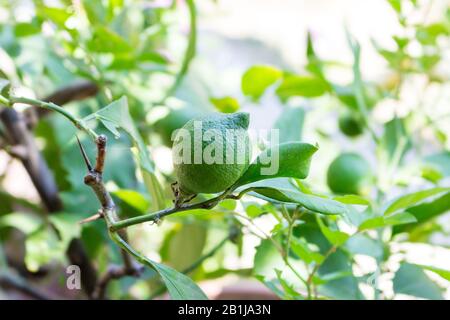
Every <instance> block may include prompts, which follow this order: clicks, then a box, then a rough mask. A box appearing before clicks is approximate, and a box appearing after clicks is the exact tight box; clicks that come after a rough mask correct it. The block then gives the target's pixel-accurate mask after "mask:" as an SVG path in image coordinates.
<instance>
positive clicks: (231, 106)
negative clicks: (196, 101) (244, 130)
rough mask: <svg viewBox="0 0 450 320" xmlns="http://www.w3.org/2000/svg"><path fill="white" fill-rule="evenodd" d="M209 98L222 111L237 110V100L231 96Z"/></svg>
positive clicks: (230, 111) (231, 111)
mask: <svg viewBox="0 0 450 320" xmlns="http://www.w3.org/2000/svg"><path fill="white" fill-rule="evenodd" d="M209 100H210V101H211V103H212V104H213V105H214V106H215V107H216V109H217V110H219V111H220V112H222V113H233V112H236V111H238V110H239V102H238V101H237V100H236V99H235V98H233V97H223V98H210V99H209Z"/></svg>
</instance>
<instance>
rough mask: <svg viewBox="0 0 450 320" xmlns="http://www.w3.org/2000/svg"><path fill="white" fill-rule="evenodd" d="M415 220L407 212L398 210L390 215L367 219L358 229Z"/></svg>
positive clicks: (415, 220)
mask: <svg viewBox="0 0 450 320" xmlns="http://www.w3.org/2000/svg"><path fill="white" fill-rule="evenodd" d="M414 222H417V219H416V218H415V217H414V216H413V215H412V214H411V213H409V212H400V213H397V214H393V215H390V216H378V217H374V218H370V219H367V220H366V221H364V222H363V223H361V225H360V226H359V228H358V230H359V231H362V230H367V229H376V228H381V227H386V226H395V225H400V224H408V223H414Z"/></svg>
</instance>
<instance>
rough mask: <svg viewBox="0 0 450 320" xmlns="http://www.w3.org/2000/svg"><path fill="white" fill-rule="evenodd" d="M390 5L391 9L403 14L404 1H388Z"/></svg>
mask: <svg viewBox="0 0 450 320" xmlns="http://www.w3.org/2000/svg"><path fill="white" fill-rule="evenodd" d="M388 3H389V4H390V5H391V7H392V8H393V9H394V10H395V11H396V12H397V13H401V12H402V1H401V0H388Z"/></svg>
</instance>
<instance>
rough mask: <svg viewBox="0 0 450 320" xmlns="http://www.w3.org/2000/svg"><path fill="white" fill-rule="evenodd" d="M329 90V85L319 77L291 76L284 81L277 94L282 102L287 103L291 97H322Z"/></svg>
mask: <svg viewBox="0 0 450 320" xmlns="http://www.w3.org/2000/svg"><path fill="white" fill-rule="evenodd" d="M328 89H329V87H328V84H327V83H326V82H325V81H324V80H323V79H321V78H319V77H314V76H297V75H289V76H286V77H285V78H284V79H283V82H282V83H281V84H280V86H279V87H278V88H277V90H276V93H277V95H278V97H279V98H280V99H281V100H282V101H286V100H287V99H288V98H290V97H305V98H315V97H320V96H321V95H323V94H325V93H326V92H327V91H328Z"/></svg>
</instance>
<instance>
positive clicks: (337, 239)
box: [242, 1, 450, 299]
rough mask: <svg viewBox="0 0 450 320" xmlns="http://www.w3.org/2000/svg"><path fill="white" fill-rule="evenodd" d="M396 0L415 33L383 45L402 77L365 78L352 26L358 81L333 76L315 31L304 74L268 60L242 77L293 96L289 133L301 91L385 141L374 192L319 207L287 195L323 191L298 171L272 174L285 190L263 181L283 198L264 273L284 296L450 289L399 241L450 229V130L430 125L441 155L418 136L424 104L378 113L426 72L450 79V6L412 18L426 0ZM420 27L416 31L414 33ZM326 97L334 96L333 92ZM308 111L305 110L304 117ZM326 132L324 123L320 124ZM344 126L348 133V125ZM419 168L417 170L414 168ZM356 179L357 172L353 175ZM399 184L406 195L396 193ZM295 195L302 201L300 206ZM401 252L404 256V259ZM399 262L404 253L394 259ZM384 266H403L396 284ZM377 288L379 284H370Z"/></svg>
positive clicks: (262, 90)
mask: <svg viewBox="0 0 450 320" xmlns="http://www.w3.org/2000/svg"><path fill="white" fill-rule="evenodd" d="M390 4H391V5H392V6H393V8H394V9H395V10H396V12H397V13H398V18H399V23H400V25H401V26H402V27H403V29H404V32H405V34H408V35H411V36H408V37H404V38H402V37H399V36H394V37H393V40H394V42H395V43H396V44H397V48H396V50H394V51H388V50H386V49H382V48H380V46H377V45H375V48H376V50H377V51H378V52H379V53H380V55H381V56H382V57H383V58H385V59H386V61H387V63H388V67H389V68H390V70H391V71H392V73H393V75H395V77H396V79H397V82H396V83H394V84H393V83H391V82H392V81H390V82H389V85H387V84H386V83H369V82H366V81H364V80H363V77H362V74H361V68H360V51H361V48H360V46H359V44H358V43H357V41H356V40H355V39H353V37H352V36H351V35H349V34H347V37H348V41H349V45H350V48H351V50H352V52H353V57H354V64H353V68H352V72H353V82H352V83H349V84H337V83H334V82H332V81H330V80H329V79H327V76H326V75H327V70H328V68H332V67H333V63H332V62H328V61H324V60H321V59H320V58H319V57H318V55H317V53H316V52H315V50H314V46H313V42H312V37H311V35H308V43H307V60H308V64H307V65H306V66H305V68H304V71H303V72H302V73H300V74H297V73H293V72H291V71H285V70H281V69H279V68H276V67H273V66H268V65H258V66H254V67H251V68H250V69H249V70H248V71H247V72H246V73H245V74H244V76H243V78H242V92H243V93H244V95H246V96H247V97H249V98H250V99H252V100H253V101H256V102H258V101H259V100H260V99H262V98H263V97H264V95H266V94H269V93H268V92H269V91H270V92H273V91H272V90H269V89H270V88H272V87H275V90H274V92H275V94H276V95H277V96H278V98H279V99H280V101H281V102H282V103H284V104H285V106H284V107H285V108H287V110H285V113H286V114H288V115H287V116H285V115H283V118H284V123H283V124H282V125H281V126H280V129H281V130H282V132H281V133H282V136H286V134H285V133H284V132H283V130H285V129H286V128H287V130H289V129H290V128H293V127H294V126H295V125H297V126H298V124H299V120H298V119H299V117H293V116H292V115H291V113H292V112H299V110H300V111H301V110H302V109H301V108H292V107H290V105H292V104H293V103H295V101H298V100H295V99H294V98H296V97H301V98H306V99H308V101H309V102H308V103H309V104H312V103H313V100H312V99H313V98H319V97H331V98H332V100H331V101H332V104H334V105H336V106H338V110H339V112H342V111H341V110H343V109H344V110H346V111H345V112H346V113H348V114H350V115H351V116H353V117H354V118H355V119H357V120H358V123H360V124H362V126H363V127H364V131H365V132H366V133H369V137H370V138H372V141H373V142H374V143H375V145H376V149H375V150H374V151H373V153H374V154H377V159H375V161H376V162H377V167H378V170H379V172H378V174H377V175H376V176H374V177H373V180H372V181H373V182H372V185H371V186H370V189H371V190H370V191H371V192H368V193H366V194H354V195H339V194H338V195H336V196H334V197H333V201H334V202H333V203H331V204H329V202H328V201H329V200H327V199H323V198H321V197H317V196H315V197H316V198H315V200H317V202H312V203H311V204H312V206H309V204H310V203H309V201H308V202H303V203H301V202H296V201H287V200H292V198H296V197H289V196H288V197H286V194H285V190H288V189H287V188H289V189H292V188H294V189H297V192H298V191H299V190H301V191H300V192H301V193H303V194H305V193H306V194H309V195H313V192H312V191H311V190H310V189H309V188H308V186H307V185H306V184H305V183H303V182H302V183H301V182H299V181H298V180H297V181H295V182H294V181H291V183H290V185H289V186H288V187H286V185H287V181H286V182H283V184H282V185H278V184H277V181H269V183H268V186H269V185H270V186H272V187H274V189H276V190H277V192H275V193H274V192H272V191H270V192H266V191H264V192H262V193H260V192H258V190H256V192H258V193H259V194H260V195H262V196H263V197H262V198H263V199H265V200H268V201H270V202H271V203H273V204H274V205H276V206H277V208H278V210H272V211H269V212H270V214H272V215H273V216H274V217H275V218H276V221H278V223H277V224H276V225H275V226H274V228H273V229H272V231H271V232H270V235H269V239H266V240H263V241H262V242H261V245H260V246H259V247H258V249H257V253H256V256H255V260H254V263H255V269H254V274H255V276H257V277H258V278H259V279H260V280H261V281H262V282H263V283H265V284H266V285H267V286H268V287H269V288H270V289H271V290H273V291H274V292H275V293H276V294H277V295H279V296H280V297H281V298H283V299H303V298H305V297H306V298H311V297H312V296H314V297H316V298H330V297H331V298H336V299H366V298H380V297H382V298H394V297H397V295H398V294H406V295H409V296H415V297H420V298H426V299H442V298H443V294H442V291H443V289H442V287H440V286H438V285H437V284H436V283H435V282H434V281H432V280H431V279H430V277H429V276H428V274H427V272H430V271H431V273H433V272H434V273H435V274H438V275H439V276H440V277H441V278H443V279H446V280H449V277H448V275H449V273H448V271H447V270H442V269H439V268H436V267H433V266H424V265H418V264H414V263H410V262H408V260H406V259H405V258H404V257H403V255H402V254H399V253H398V252H396V251H395V249H394V248H395V245H396V244H398V243H401V242H404V243H408V244H409V245H411V246H412V247H413V248H414V245H413V243H415V242H418V243H421V242H428V241H429V239H430V237H431V234H432V233H433V232H434V231H439V232H444V234H445V231H443V229H442V227H441V226H440V223H439V222H438V221H437V220H436V218H437V217H438V216H439V215H442V214H444V213H446V212H448V210H449V209H450V203H449V199H450V198H449V196H450V193H449V191H450V189H449V188H448V187H442V186H439V184H440V183H443V184H444V185H445V181H444V180H443V179H444V178H445V177H446V176H447V172H448V159H449V158H448V157H449V154H448V151H445V145H446V141H447V135H446V133H444V132H442V130H441V129H440V127H439V126H438V125H435V123H433V121H431V120H430V121H428V122H427V125H429V126H430V127H431V128H432V129H433V131H434V132H435V133H436V138H437V139H438V141H440V142H441V145H440V146H439V148H438V152H436V153H435V154H431V155H430V154H428V155H426V156H422V155H421V154H420V153H418V152H417V150H418V149H420V147H418V145H420V144H421V143H422V141H421V140H420V138H417V137H415V136H413V134H414V133H416V132H417V130H418V129H417V127H420V125H419V126H417V125H415V122H414V119H415V114H414V112H411V113H410V114H408V115H406V116H402V117H400V116H397V115H395V116H394V118H393V119H392V120H390V121H389V122H386V123H384V124H383V123H377V122H376V120H375V118H374V116H373V109H374V108H375V107H376V106H377V104H381V103H382V102H383V101H385V100H388V99H393V100H396V101H397V102H398V101H401V96H400V92H401V90H402V88H403V84H404V82H406V81H407V79H409V78H411V77H413V76H415V75H417V74H419V75H421V76H424V77H426V79H427V83H428V85H431V84H435V85H440V86H442V87H444V86H445V85H446V82H448V79H447V78H445V77H442V76H440V77H438V76H437V72H438V70H439V65H438V64H439V62H440V61H441V59H442V55H443V54H444V53H443V52H444V51H445V49H444V48H443V46H442V42H441V40H444V39H447V40H448V38H446V37H448V34H449V31H450V29H449V20H448V13H449V11H448V10H447V12H446V15H445V16H444V18H443V20H442V21H441V22H434V23H432V24H410V23H409V20H408V19H407V15H406V14H405V13H404V11H405V8H406V7H408V6H409V7H410V8H412V9H411V10H418V5H417V3H416V2H414V1H390ZM411 30H413V31H414V32H410V31H411ZM417 43H418V44H419V45H420V47H421V48H420V50H419V51H420V54H419V55H412V54H410V53H408V52H410V50H409V47H408V46H410V47H411V46H413V45H416V44H417ZM444 43H445V41H444ZM405 61H407V62H405ZM424 90H426V88H425V89H424ZM326 101H327V103H329V102H328V101H329V100H326ZM323 104H324V103H323V102H322V103H321V102H320V101H319V102H317V103H316V106H315V107H316V108H319V107H320V106H321V105H323ZM419 107H423V106H419ZM432 107H433V106H431V108H432ZM304 116H305V113H303V114H302V117H301V118H302V119H303V118H304ZM339 126H340V125H339ZM340 128H341V126H340ZM341 130H342V128H341ZM318 131H319V132H320V128H318ZM342 131H343V133H344V134H347V132H345V130H342ZM380 131H381V135H380V134H379V132H380ZM361 133H362V132H361ZM287 136H288V137H289V138H288V139H292V138H294V137H295V136H292V135H289V134H288V135H287ZM326 138H327V137H326ZM358 138H359V139H364V138H367V135H362V136H361V135H359V136H358ZM414 138H415V139H414ZM296 139H300V134H299V133H297V134H296ZM348 139H354V137H353V135H352V136H350V135H349V137H348ZM442 147H444V150H442V149H441V148H442ZM439 149H441V150H442V151H441V150H439ZM319 153H320V151H319ZM407 153H410V154H413V155H414V156H413V157H416V160H415V162H413V163H412V164H411V163H407V162H406V161H404V156H405V154H407ZM431 159H432V160H431ZM445 159H447V160H445ZM444 163H446V164H444ZM313 165H314V161H313ZM344 165H345V164H344ZM347 165H348V166H350V165H351V164H350V163H349V164H347ZM412 167H414V168H416V169H414V170H411V168H412ZM407 168H408V169H407ZM417 168H419V169H418V170H417ZM386 169H387V171H386ZM402 170H403V171H405V170H407V171H409V177H410V178H412V177H420V178H421V179H422V184H421V187H420V189H422V190H421V191H415V192H411V191H409V192H408V191H406V190H405V191H404V190H402V187H406V186H407V184H405V183H403V181H401V179H397V177H396V173H397V172H403V171H402ZM345 172H352V168H351V167H349V168H348V170H345ZM387 175H389V176H387ZM392 176H394V177H392ZM343 182H345V179H344V180H343ZM349 182H351V180H350V179H348V180H347V183H349ZM430 185H431V187H430ZM433 185H434V186H433ZM427 187H428V188H427ZM285 188H286V189H285ZM393 190H395V192H396V193H397V194H400V195H398V196H397V197H395V198H392V197H390V193H391V192H392V191H393ZM280 195H281V197H280ZM280 200H281V201H282V202H283V203H284V204H282V205H281V208H280V207H279V206H278V205H277V201H280ZM335 202H338V203H341V205H342V208H343V209H341V210H336V206H335ZM288 203H289V205H288ZM294 203H296V204H297V205H299V206H296V205H292V204H294ZM251 208H252V209H251V211H250V212H248V214H249V215H253V212H257V213H258V214H257V215H256V216H260V215H262V214H263V213H266V211H265V210H255V209H254V208H253V205H252V207H251ZM329 209H330V210H329ZM314 212H318V213H321V214H331V216H326V217H325V219H324V218H321V217H320V215H317V214H313V213H314ZM252 217H255V216H252ZM342 230H345V232H344V231H342ZM405 236H406V238H405ZM405 240H406V241H405ZM360 256H366V257H370V258H371V259H373V261H374V263H375V266H376V267H375V268H374V270H371V271H367V270H363V271H361V270H359V266H358V257H360ZM399 258H400V259H401V262H400V264H398V262H397V261H398V259H399ZM392 261H396V263H395V264H394V266H393V265H392ZM286 267H288V268H286ZM425 271H426V272H425ZM383 274H393V275H394V276H393V280H392V281H393V292H387V291H386V290H382V289H381V288H380V287H379V279H380V276H382V275H383ZM444 282H445V280H444ZM367 287H369V288H371V289H372V290H367ZM362 289H363V291H361V290H362Z"/></svg>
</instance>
